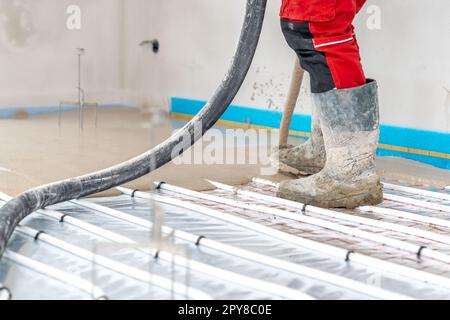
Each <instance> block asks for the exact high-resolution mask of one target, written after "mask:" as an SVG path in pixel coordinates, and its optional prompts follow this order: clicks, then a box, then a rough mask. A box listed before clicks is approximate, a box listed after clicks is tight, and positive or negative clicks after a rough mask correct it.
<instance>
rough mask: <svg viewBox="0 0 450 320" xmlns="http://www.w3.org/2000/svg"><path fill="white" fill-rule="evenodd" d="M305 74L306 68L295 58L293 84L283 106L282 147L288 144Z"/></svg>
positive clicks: (280, 139) (280, 138) (280, 144)
mask: <svg viewBox="0 0 450 320" xmlns="http://www.w3.org/2000/svg"><path fill="white" fill-rule="evenodd" d="M303 75H304V70H303V69H302V67H301V66H300V61H299V59H295V63H294V68H293V70H292V78H291V84H290V86H289V91H288V95H287V98H286V102H285V104H284V108H283V117H282V119H281V125H280V136H279V146H280V148H283V147H285V146H287V144H288V137H289V128H290V126H291V121H292V115H293V114H294V109H295V105H296V104H297V100H298V96H299V95H300V88H301V86H302V82H303Z"/></svg>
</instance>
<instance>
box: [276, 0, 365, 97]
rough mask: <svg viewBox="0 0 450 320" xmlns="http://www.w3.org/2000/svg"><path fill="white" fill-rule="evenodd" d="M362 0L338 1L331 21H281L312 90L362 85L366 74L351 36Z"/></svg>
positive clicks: (354, 38)
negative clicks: (307, 75)
mask: <svg viewBox="0 0 450 320" xmlns="http://www.w3.org/2000/svg"><path fill="white" fill-rule="evenodd" d="M363 4H364V0H340V1H337V3H336V15H335V18H334V19H333V20H331V21H324V22H315V21H289V20H282V29H283V33H284V35H285V37H286V40H287V42H288V44H289V45H290V46H291V47H292V48H293V49H294V50H295V51H296V52H297V54H298V55H299V58H300V62H301V64H302V66H303V68H304V69H305V70H306V71H308V72H309V73H310V75H311V90H312V92H314V93H319V92H325V91H328V90H331V89H334V88H337V89H345V88H353V87H358V86H361V85H364V84H365V83H366V77H365V75H364V71H363V68H362V64H361V58H360V54H359V47H358V43H357V41H356V37H355V35H354V27H353V25H352V22H353V19H354V18H355V15H356V14H357V12H358V11H359V10H360V9H361V7H362V5H363Z"/></svg>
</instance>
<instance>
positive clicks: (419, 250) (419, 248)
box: [155, 183, 450, 263]
mask: <svg viewBox="0 0 450 320" xmlns="http://www.w3.org/2000/svg"><path fill="white" fill-rule="evenodd" d="M158 185H159V186H160V188H161V189H164V190H168V191H172V192H176V193H183V194H185V195H190V196H191V197H196V198H200V199H204V200H210V201H214V202H217V203H223V204H226V205H229V206H234V207H236V208H241V209H246V210H251V211H256V212H262V213H266V214H269V215H276V216H279V217H283V218H287V219H291V220H294V221H299V222H303V223H307V224H311V225H315V226H319V227H323V228H327V229H330V230H334V231H337V232H341V233H344V234H348V235H351V236H355V237H359V238H362V239H366V240H370V241H374V242H377V243H380V244H383V245H388V246H392V247H394V248H397V249H400V250H404V251H406V252H410V253H413V254H414V255H415V256H417V257H427V258H431V259H435V260H439V261H442V262H445V263H450V256H449V255H446V254H443V253H441V252H437V251H435V250H432V249H428V248H426V247H425V246H423V245H416V244H413V243H409V242H405V241H402V240H397V239H393V238H389V237H386V236H381V235H378V234H373V233H370V232H367V231H362V230H359V229H358V228H355V227H347V226H343V225H340V224H338V223H334V222H331V221H325V220H322V219H318V218H313V217H309V216H306V215H304V214H302V213H303V212H300V214H298V213H292V212H288V211H284V210H280V209H275V208H270V207H264V206H260V205H254V204H248V203H245V202H242V201H238V200H232V199H228V198H223V197H218V196H213V195H209V194H205V193H201V192H195V191H191V190H188V189H184V188H180V187H175V186H170V185H167V184H161V183H158ZM229 188H231V190H230V189H229ZM227 189H228V191H231V192H236V193H237V194H239V195H241V196H243V197H250V196H249V194H252V198H260V199H261V197H262V198H263V199H266V201H268V198H269V199H270V197H269V196H267V195H261V194H259V193H251V192H249V191H242V190H235V189H234V187H232V186H227ZM244 192H245V193H244ZM253 194H254V195H253ZM276 199H277V201H278V200H284V199H279V198H276ZM155 200H156V201H158V200H157V196H155ZM270 200H271V199H270ZM311 208H314V212H319V211H322V210H323V211H324V212H325V213H326V211H327V210H325V209H321V208H315V207H311ZM311 210H312V209H311Z"/></svg>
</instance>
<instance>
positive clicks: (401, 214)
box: [356, 206, 450, 228]
mask: <svg viewBox="0 0 450 320" xmlns="http://www.w3.org/2000/svg"><path fill="white" fill-rule="evenodd" d="M356 210H357V211H361V212H370V213H375V214H378V215H381V216H391V217H396V218H401V219H407V220H411V221H414V222H420V223H424V224H428V225H435V226H439V227H445V228H450V220H444V219H438V218H434V217H428V216H423V215H420V214H417V213H411V212H407V211H400V210H395V209H390V208H383V207H374V206H367V207H359V208H357V209H356Z"/></svg>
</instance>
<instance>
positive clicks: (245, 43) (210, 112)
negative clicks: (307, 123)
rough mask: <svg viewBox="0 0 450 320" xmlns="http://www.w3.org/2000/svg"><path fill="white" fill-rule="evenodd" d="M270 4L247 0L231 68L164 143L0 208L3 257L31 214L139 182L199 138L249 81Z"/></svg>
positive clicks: (0, 246) (14, 200) (25, 195)
mask: <svg viewBox="0 0 450 320" xmlns="http://www.w3.org/2000/svg"><path fill="white" fill-rule="evenodd" d="M266 2H267V0H247V7H246V12H245V20H244V25H243V27H242V31H241V35H240V39H239V44H238V47H237V49H236V53H235V56H234V57H233V60H232V63H231V66H230V69H229V71H228V73H227V75H226V76H225V78H224V80H223V81H222V83H221V84H220V86H219V87H218V88H217V90H216V92H215V93H214V95H213V97H212V98H211V99H210V101H209V102H208V103H207V104H206V105H205V107H204V108H203V109H202V110H201V111H200V112H199V113H198V114H197V115H196V116H195V117H194V118H193V119H192V120H191V121H190V122H189V123H187V124H186V125H185V126H184V127H183V128H182V129H181V130H179V131H178V132H177V133H176V134H174V135H173V136H171V137H170V138H169V139H167V140H166V141H164V142H163V143H161V144H159V145H158V146H156V147H155V148H153V149H152V150H150V151H148V152H146V153H144V154H142V155H140V156H138V157H136V158H134V159H131V160H129V161H127V162H124V163H121V164H119V165H116V166H114V167H111V168H108V169H105V170H101V171H98V172H95V173H92V174H88V175H85V176H81V177H76V178H72V179H67V180H64V181H59V182H55V183H52V184H48V185H45V186H41V187H38V188H35V189H31V190H28V191H26V192H24V193H22V194H20V195H18V196H17V197H16V198H14V199H12V200H11V201H9V202H8V203H6V204H5V205H4V206H3V207H2V208H1V209H0V256H1V255H2V254H3V252H4V250H5V248H6V245H7V243H8V241H9V238H10V237H11V235H12V233H13V232H14V229H15V227H16V226H17V225H18V224H19V223H20V221H21V220H22V219H24V218H25V217H26V216H28V215H29V214H30V213H32V212H34V211H36V210H39V209H42V208H45V207H47V206H50V205H53V204H56V203H60V202H64V201H68V200H72V199H78V198H81V197H84V196H88V195H91V194H95V193H98V192H102V191H105V190H108V189H111V188H113V187H116V186H119V185H121V184H124V183H126V182H129V181H133V180H135V179H137V178H140V177H142V176H144V175H146V174H147V173H149V172H151V171H153V170H155V169H157V168H159V167H161V166H163V165H165V164H166V163H168V162H170V161H171V160H172V158H173V156H176V155H178V154H180V153H182V152H183V151H185V150H186V149H188V148H189V147H191V146H192V145H193V144H194V143H195V142H196V141H197V140H198V139H200V138H201V137H202V136H203V134H204V133H205V132H206V131H208V130H209V129H210V128H211V127H212V126H213V125H214V124H215V123H216V122H217V120H219V118H220V117H221V116H222V114H223V113H224V112H225V111H226V109H227V108H228V106H229V105H230V104H231V102H232V101H233V99H234V97H235V96H236V94H237V92H238V91H239V89H240V87H241V85H242V83H243V82H244V79H245V77H246V75H247V72H248V70H249V68H250V65H251V63H252V60H253V56H254V54H255V51H256V47H257V45H258V41H259V36H260V34H261V29H262V25H263V21H264V14H265V9H266ZM198 128H201V130H198ZM194 129H195V130H194ZM174 149H176V150H177V154H176V155H173V150H174Z"/></svg>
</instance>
